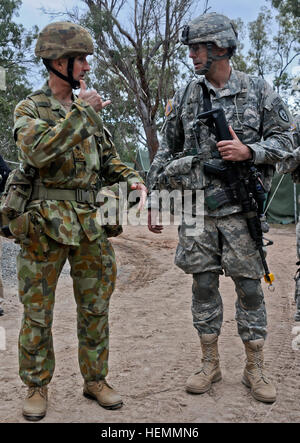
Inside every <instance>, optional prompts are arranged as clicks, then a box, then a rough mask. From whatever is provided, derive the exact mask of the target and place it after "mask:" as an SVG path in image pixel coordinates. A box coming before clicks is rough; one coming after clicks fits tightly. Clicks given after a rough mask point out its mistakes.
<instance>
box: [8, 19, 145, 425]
mask: <svg viewBox="0 0 300 443" xmlns="http://www.w3.org/2000/svg"><path fill="white" fill-rule="evenodd" d="M92 53H93V41H92V38H91V36H90V34H89V33H88V32H87V31H86V30H85V29H84V28H82V27H81V26H79V25H76V24H73V23H70V22H57V23H52V24H50V25H48V26H46V28H45V29H44V30H43V31H42V32H41V33H40V35H39V37H38V40H37V44H36V55H37V56H39V57H41V58H42V59H43V61H44V64H45V66H46V67H47V69H48V71H49V81H48V82H46V84H45V85H44V86H43V87H42V88H41V89H40V90H38V91H36V92H34V93H32V94H31V95H30V96H28V97H27V98H26V99H25V100H23V101H21V102H20V103H19V104H18V105H17V106H16V109H15V113H14V118H15V125H14V135H15V140H16V143H17V146H18V148H19V159H20V162H21V170H22V171H23V172H24V171H25V172H26V171H28V170H29V171H32V170H33V171H34V177H33V182H32V192H31V196H30V199H29V201H28V202H27V204H26V207H25V210H24V211H23V213H22V214H21V215H19V217H17V218H14V219H13V220H11V221H10V223H9V229H10V231H11V233H12V235H13V236H14V238H15V239H16V240H17V241H19V242H20V244H21V250H20V253H19V256H18V259H17V270H18V280H19V297H20V300H21V302H22V304H23V306H24V315H23V321H22V326H21V331H20V336H19V365H20V377H21V379H22V381H23V382H24V383H25V384H26V385H27V386H28V388H29V390H28V395H27V398H26V400H25V403H24V407H23V415H24V416H25V418H26V419H28V420H40V419H41V418H42V417H44V415H45V414H46V408H47V386H48V384H49V382H50V381H51V379H52V376H53V372H54V367H55V357H54V350H53V343H52V332H51V326H52V320H53V308H54V301H55V289H56V284H57V281H58V278H59V275H60V272H61V270H62V268H63V266H64V263H65V262H66V260H68V261H69V263H70V267H71V277H72V279H73V288H74V295H75V300H76V303H77V334H78V358H79V366H80V371H81V374H82V376H83V379H84V388H83V393H84V395H85V396H87V397H89V398H93V399H95V400H97V401H98V403H99V404H100V405H101V406H103V407H105V408H110V409H116V408H119V407H121V406H122V399H121V397H120V395H119V394H118V393H117V392H116V391H115V390H114V389H113V388H112V387H111V386H109V385H108V383H107V382H106V376H107V373H108V353H109V324H108V309H109V300H110V297H111V294H112V292H113V290H114V287H115V281H116V261H115V255H114V251H113V248H112V245H111V243H110V242H109V240H108V238H107V233H106V229H105V226H101V224H100V223H99V218H97V201H96V200H97V198H96V197H97V194H98V192H99V190H100V188H101V187H102V186H105V185H111V184H114V183H118V182H119V181H124V182H126V183H127V187H128V190H130V189H137V190H138V192H139V194H140V207H142V205H143V203H144V201H145V198H146V187H145V185H144V184H143V180H142V179H141V178H140V176H139V175H138V174H137V172H136V171H134V170H133V169H131V168H128V167H127V166H126V165H125V164H124V163H122V162H121V160H120V158H119V156H118V154H117V152H116V148H115V146H114V144H113V141H112V138H111V135H110V133H109V132H108V130H107V129H106V128H105V127H104V126H103V122H102V119H101V116H100V113H99V111H101V109H102V108H104V106H106V105H108V104H109V103H110V102H109V101H106V102H103V101H102V99H101V97H100V95H99V94H98V93H97V92H96V91H95V90H87V89H86V85H85V82H84V76H85V73H86V72H88V71H89V70H90V67H89V64H88V62H87V59H86V57H87V55H88V54H92ZM74 88H80V92H79V94H78V96H76V95H75V94H73V92H72V89H74Z"/></svg>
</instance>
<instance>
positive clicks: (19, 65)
mask: <svg viewBox="0 0 300 443" xmlns="http://www.w3.org/2000/svg"><path fill="white" fill-rule="evenodd" d="M21 4H22V2H21V1H20V0H1V4H0V66H2V67H3V68H4V69H5V72H6V91H0V131H1V146H0V153H1V154H2V155H3V156H4V157H5V158H6V159H10V160H14V161H15V160H17V150H16V147H15V143H14V139H13V136H12V128H13V111H14V108H15V106H16V104H17V103H18V102H19V101H20V100H21V99H23V98H24V97H25V96H26V95H27V94H28V93H29V92H30V85H29V83H28V80H27V73H28V72H27V69H26V63H25V60H26V56H27V54H28V51H29V50H30V46H31V43H32V40H33V38H34V37H35V35H36V32H37V28H35V29H34V30H33V31H31V32H26V31H25V29H24V27H23V26H22V25H19V24H16V23H15V22H14V21H13V18H14V16H16V15H17V14H18V9H19V8H20V6H21Z"/></svg>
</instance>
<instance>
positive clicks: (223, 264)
mask: <svg viewBox="0 0 300 443" xmlns="http://www.w3.org/2000/svg"><path fill="white" fill-rule="evenodd" d="M201 83H204V84H205V85H206V86H207V88H208V91H209V93H210V99H211V103H212V108H213V109H215V108H220V107H222V108H223V109H224V111H225V114H226V119H227V121H228V124H230V125H231V126H232V127H233V129H234V131H235V132H236V134H237V136H238V137H239V139H240V140H241V141H242V142H243V143H244V144H245V145H247V146H248V147H249V148H250V149H251V151H252V153H253V160H254V164H255V165H256V166H257V167H258V168H259V169H260V171H261V172H262V176H263V181H264V184H265V187H266V190H267V191H268V190H269V189H270V185H271V178H272V175H273V171H274V165H275V164H276V162H278V161H279V160H281V159H282V158H283V157H284V156H285V155H286V151H291V150H292V146H293V144H292V135H291V132H290V125H291V118H290V114H289V111H288V109H287V108H286V106H285V105H284V103H283V101H282V100H281V98H280V97H279V96H278V95H277V94H276V93H275V92H274V91H273V90H272V88H271V87H270V86H269V85H268V84H267V83H266V82H265V81H264V80H263V79H261V78H256V77H254V76H248V75H246V74H244V73H242V72H238V71H236V70H234V69H232V71H231V76H230V78H229V81H228V83H227V84H226V85H225V86H224V87H223V88H220V89H217V88H215V87H213V86H212V85H211V84H210V83H209V82H208V81H207V79H206V78H205V77H203V76H201V77H199V78H197V79H195V80H192V81H191V82H190V83H189V84H188V86H187V87H185V88H183V89H181V90H179V91H178V92H177V93H176V94H175V96H174V98H173V100H172V102H171V103H169V105H168V107H167V112H166V115H167V117H166V121H165V124H164V128H163V138H162V142H161V146H160V148H159V150H158V152H157V154H156V156H155V158H154V160H153V163H152V165H151V168H150V171H149V173H148V178H147V186H148V189H149V190H150V191H151V190H154V189H156V183H157V181H159V179H158V177H159V176H160V174H161V173H162V172H163V171H164V170H165V165H170V161H171V160H172V159H173V158H174V154H176V153H178V152H183V161H184V159H185V158H186V159H187V167H188V166H189V167H190V175H193V174H194V176H195V177H197V174H195V173H194V172H193V171H194V169H193V167H192V162H191V156H194V155H196V154H197V155H198V158H199V159H200V169H201V166H202V164H203V160H206V161H209V160H210V159H212V158H213V157H214V152H216V150H217V148H216V138H215V136H214V135H213V134H212V133H211V131H210V128H209V126H207V125H205V124H203V125H200V126H199V128H198V131H196V130H195V126H194V123H195V121H196V116H197V115H198V114H199V113H201V112H203V111H204V103H203V92H202V88H201ZM185 156H186V157H185ZM198 163H199V162H198ZM171 165H172V163H171ZM186 169H187V168H184V167H182V170H184V174H185V178H184V181H185V182H187V183H189V181H188V180H187V179H186V176H187V170H186ZM198 176H199V177H200V176H201V180H200V181H199V182H198V183H199V188H198V189H203V190H204V199H205V204H204V214H205V217H204V232H203V233H202V234H200V235H197V236H187V235H186V226H185V224H184V223H183V224H182V225H181V226H180V227H179V244H178V247H177V250H176V256H175V263H176V265H177V266H179V267H180V268H181V269H183V270H184V271H185V272H186V273H190V274H193V276H194V280H193V304H192V312H193V321H194V325H195V327H196V328H197V330H198V333H199V334H200V335H202V334H211V333H217V334H219V333H220V329H221V324H222V314H223V309H222V301H221V297H220V294H219V290H218V287H219V274H222V272H223V270H224V271H225V275H228V276H231V277H232V278H233V280H234V282H235V284H236V291H237V294H238V299H237V303H236V320H237V323H238V332H239V334H240V336H241V338H242V340H243V341H249V340H256V339H259V338H262V337H263V338H264V337H265V336H266V311H265V305H264V299H263V292H262V288H261V284H260V278H261V277H262V275H263V268H262V265H261V260H260V257H259V253H258V251H257V250H256V248H255V243H254V241H253V240H252V239H251V237H250V235H249V232H248V228H247V224H246V220H245V219H244V217H243V216H241V214H240V212H241V207H240V206H239V205H236V204H233V203H231V202H227V203H224V204H222V205H220V206H219V207H216V208H210V207H209V206H208V205H207V204H206V202H208V201H209V200H210V201H211V200H212V198H214V197H215V196H216V195H217V194H218V192H220V191H222V189H223V187H224V185H223V183H222V182H221V181H220V180H219V179H218V178H216V177H215V176H207V175H205V174H204V173H203V169H202V174H200V175H199V174H198ZM179 178H180V177H179ZM196 188H197V186H196V185H195V183H193V184H192V189H196ZM190 189H191V188H190ZM154 194H155V193H152V196H150V197H151V200H150V203H149V205H150V206H151V207H158V202H157V201H156V199H155V198H154ZM200 292H201V294H202V295H201V297H200V298H199V296H198V294H199V293H200ZM203 294H204V295H203Z"/></svg>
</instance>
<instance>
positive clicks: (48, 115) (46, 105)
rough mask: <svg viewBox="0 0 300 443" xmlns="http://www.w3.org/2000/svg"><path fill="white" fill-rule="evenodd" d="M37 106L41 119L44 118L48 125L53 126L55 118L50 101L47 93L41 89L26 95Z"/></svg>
mask: <svg viewBox="0 0 300 443" xmlns="http://www.w3.org/2000/svg"><path fill="white" fill-rule="evenodd" d="M28 98H29V99H30V100H32V101H33V102H34V103H35V105H36V108H37V111H38V114H39V117H40V119H41V120H45V121H46V122H47V123H48V124H49V125H50V126H55V124H56V122H55V118H54V115H53V113H52V109H51V103H50V100H49V98H48V97H47V95H46V94H45V93H44V91H42V90H38V91H35V92H33V93H32V94H30V95H28Z"/></svg>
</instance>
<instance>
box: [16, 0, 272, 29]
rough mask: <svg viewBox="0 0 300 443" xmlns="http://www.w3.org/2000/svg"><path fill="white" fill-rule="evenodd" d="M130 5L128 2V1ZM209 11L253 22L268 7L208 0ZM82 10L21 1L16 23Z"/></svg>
mask: <svg viewBox="0 0 300 443" xmlns="http://www.w3.org/2000/svg"><path fill="white" fill-rule="evenodd" d="M128 3H130V1H128ZM198 4H199V8H198V10H197V9H195V14H197V15H200V14H202V12H203V8H204V4H205V1H204V0H199V1H198ZM208 4H209V6H211V9H210V11H209V12H219V13H221V14H225V15H227V16H228V17H230V18H233V19H236V18H238V17H241V18H242V19H243V20H244V21H245V22H249V21H251V20H255V18H256V17H257V14H258V12H259V10H260V8H261V7H262V6H270V1H268V0H209V3H208ZM74 6H76V7H79V8H84V7H85V5H84V3H83V2H82V1H80V0H50V1H49V0H23V1H22V7H21V8H20V16H19V18H18V19H16V21H18V22H19V23H22V24H23V25H24V26H25V27H26V28H30V27H31V26H33V25H38V26H39V27H40V28H43V27H44V26H46V25H47V24H48V23H50V22H51V21H53V20H51V18H50V17H49V16H47V15H45V14H43V12H42V11H41V8H43V7H44V8H45V9H47V10H49V9H51V10H53V11H65V10H66V9H67V8H68V9H72V7H74Z"/></svg>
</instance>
